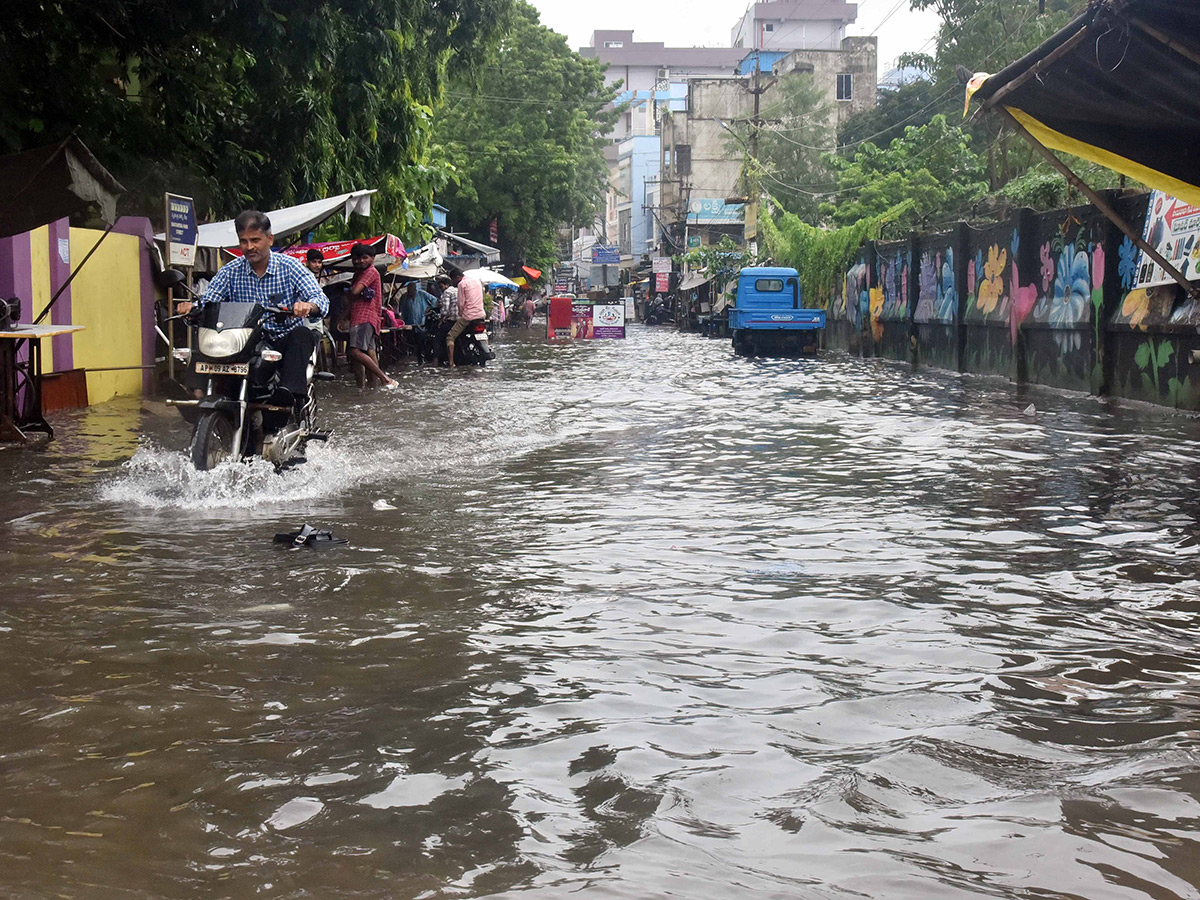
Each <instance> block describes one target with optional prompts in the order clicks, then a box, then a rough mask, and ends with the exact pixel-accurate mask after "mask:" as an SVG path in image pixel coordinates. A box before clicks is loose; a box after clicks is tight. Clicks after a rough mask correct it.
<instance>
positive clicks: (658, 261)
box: [650, 256, 671, 275]
mask: <svg viewBox="0 0 1200 900" xmlns="http://www.w3.org/2000/svg"><path fill="white" fill-rule="evenodd" d="M650 265H651V271H652V272H654V273H656V274H657V273H660V272H666V273H667V274H668V275H669V274H670V273H671V257H669V256H656V257H654V259H652V260H651V261H650Z"/></svg>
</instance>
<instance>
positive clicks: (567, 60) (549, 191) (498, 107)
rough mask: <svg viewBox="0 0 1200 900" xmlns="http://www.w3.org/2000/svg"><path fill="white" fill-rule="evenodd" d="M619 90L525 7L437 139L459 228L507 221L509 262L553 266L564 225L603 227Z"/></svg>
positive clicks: (463, 90)
mask: <svg viewBox="0 0 1200 900" xmlns="http://www.w3.org/2000/svg"><path fill="white" fill-rule="evenodd" d="M615 96H616V91H615V89H614V88H610V87H608V86H606V85H605V83H604V73H603V70H602V68H601V65H600V63H599V62H598V61H596V60H592V59H584V58H583V57H581V56H580V55H579V54H578V53H576V52H574V51H573V50H571V49H570V47H568V46H567V40H566V38H565V37H563V36H562V35H561V34H558V33H556V32H554V31H551V30H550V29H549V28H546V27H545V26H543V25H542V24H541V23H540V21H539V17H538V13H537V11H536V10H535V9H534V8H533V7H532V6H530V5H529V4H528V3H525V2H522V0H517V2H516V4H515V7H514V9H513V16H512V28H511V30H510V31H509V33H508V34H507V35H506V37H505V39H504V41H503V42H502V43H501V44H500V45H499V46H498V47H496V48H495V49H494V50H493V51H492V52H490V53H488V54H487V55H486V56H485V57H484V58H483V59H482V65H481V67H480V69H479V71H478V72H469V71H468V72H464V73H461V76H460V77H457V78H456V79H455V80H454V82H453V85H452V87H451V89H450V90H449V91H448V93H447V98H446V102H445V105H444V107H443V108H442V109H441V110H439V113H438V115H437V122H436V126H435V136H436V142H437V143H438V144H439V145H440V146H441V148H442V151H443V152H444V153H445V155H446V158H447V159H448V160H449V162H450V163H451V164H452V165H453V166H454V169H455V172H456V174H455V179H454V184H452V185H451V186H450V188H449V189H448V190H447V192H446V194H445V196H446V199H447V203H448V205H449V206H450V207H451V208H452V209H453V211H454V215H455V218H456V221H457V222H458V223H460V224H462V225H465V226H466V227H467V228H471V229H481V228H483V227H484V226H485V225H486V224H487V223H488V222H490V221H492V220H493V219H494V220H496V221H497V223H498V231H499V240H500V249H501V252H502V255H503V256H504V258H505V259H507V260H514V261H524V262H527V263H529V264H530V265H532V266H534V267H536V268H539V269H549V268H550V267H551V266H552V265H553V263H554V261H555V259H556V258H557V255H558V254H557V249H556V240H555V236H556V233H557V230H558V228H559V226H560V225H570V224H575V225H584V224H588V223H590V222H591V221H593V217H594V213H595V211H596V209H597V208H598V205H599V203H600V200H601V198H602V197H603V196H604V192H605V189H606V186H607V177H608V175H607V171H608V170H607V166H606V164H605V161H604V155H603V149H602V148H603V145H604V141H603V140H602V139H601V138H600V135H602V134H604V133H605V132H607V131H608V129H609V127H610V126H611V124H612V122H613V121H615V117H616V113H615V112H614V111H612V110H611V108H610V109H609V110H608V111H606V107H609V106H610V104H611V103H612V101H613V99H614V97H615Z"/></svg>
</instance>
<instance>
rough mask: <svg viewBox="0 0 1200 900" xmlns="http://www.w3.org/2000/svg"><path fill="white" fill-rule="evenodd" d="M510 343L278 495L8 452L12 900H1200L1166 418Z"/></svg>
mask: <svg viewBox="0 0 1200 900" xmlns="http://www.w3.org/2000/svg"><path fill="white" fill-rule="evenodd" d="M498 350H499V352H500V355H501V359H500V361H499V362H500V364H499V365H497V366H495V367H494V368H489V369H488V370H487V371H482V372H481V371H475V372H462V373H458V374H457V375H450V374H448V373H444V372H435V371H422V370H416V369H412V370H404V371H403V374H402V383H403V389H402V391H401V395H400V396H399V397H395V396H370V397H361V396H359V395H358V394H356V393H355V392H354V391H353V390H352V389H347V388H346V387H345V386H344V385H335V386H334V387H333V388H332V391H331V392H330V402H329V403H327V404H326V406H327V407H328V408H329V409H330V410H331V411H330V413H329V419H330V424H331V425H333V426H334V428H335V430H336V434H335V438H334V440H333V441H331V442H330V443H329V444H328V445H326V446H323V447H315V448H314V449H313V451H312V452H311V454H310V462H309V464H307V465H306V466H304V467H301V468H299V469H296V470H293V471H289V472H287V473H285V474H284V475H282V476H278V475H276V474H275V473H274V472H272V471H271V470H270V469H269V468H267V467H255V466H229V467H223V468H222V469H220V470H217V471H215V472H212V473H204V474H198V473H195V472H192V471H190V469H189V467H188V466H187V465H186V464H185V462H184V460H183V458H182V455H181V453H180V450H181V448H182V446H183V444H184V442H185V439H186V434H185V433H184V429H183V428H182V426H181V425H180V424H179V423H178V422H177V421H175V420H174V419H173V418H171V417H164V416H157V415H143V414H141V413H140V412H139V411H138V409H137V407H136V406H134V405H130V404H124V405H123V404H115V405H109V406H107V407H97V408H93V409H91V410H88V411H83V412H80V413H77V414H74V415H73V417H67V420H66V421H65V422H64V424H63V426H62V428H61V429H60V439H59V440H58V441H57V442H55V443H54V444H52V445H51V446H50V448H48V449H47V450H46V451H44V452H42V453H27V452H14V451H11V450H10V451H0V473H3V479H4V482H5V483H6V484H8V485H9V489H8V490H7V491H6V494H7V496H6V504H5V515H4V524H3V526H2V527H0V538H2V540H3V542H4V545H5V546H4V550H5V553H4V556H3V557H0V566H3V582H4V584H5V585H6V590H5V592H4V596H3V599H2V600H0V678H3V682H4V684H5V685H6V686H7V690H6V691H5V692H4V693H3V694H2V695H0V696H2V697H3V698H4V699H3V703H2V706H0V710H2V712H3V715H4V720H5V722H6V724H7V726H8V727H7V728H6V729H5V732H4V733H3V735H0V760H2V762H3V766H4V773H5V778H4V786H5V787H4V791H3V794H2V799H0V894H2V895H4V896H6V897H9V896H11V897H18V898H26V897H36V898H42V897H53V896H70V897H112V896H132V897H148V898H149V897H154V898H158V897H165V898H174V897H179V898H184V897H187V898H191V897H196V896H212V897H252V896H253V897H352V896H353V897H379V898H383V897H388V898H403V897H413V898H417V897H420V898H433V897H469V896H488V895H501V894H503V895H505V896H515V895H517V894H521V895H522V896H529V897H560V896H563V895H565V894H567V893H568V892H571V893H573V894H575V893H578V894H583V895H585V896H594V897H606V898H608V897H613V898H621V897H629V898H646V897H742V896H746V897H786V898H846V897H878V898H889V900H890V898H914V900H916V898H930V897H938V898H967V897H978V896H995V897H1026V898H1034V897H1036V898H1039V900H1042V898H1087V900H1098V898H1154V900H1159V898H1168V897H1186V898H1193V897H1197V896H1200V863H1198V862H1197V859H1200V856H1198V855H1197V852H1196V851H1197V847H1196V832H1197V824H1198V822H1200V803H1198V798H1200V778H1198V776H1197V773H1196V757H1195V754H1196V749H1197V738H1198V735H1200V690H1198V687H1200V654H1197V651H1196V639H1195V632H1196V630H1195V623H1196V617H1197V613H1198V611H1200V599H1198V598H1200V593H1198V591H1197V568H1198V567H1197V552H1198V549H1197V548H1198V544H1197V539H1196V521H1197V511H1198V506H1200V503H1198V500H1197V497H1198V494H1197V485H1198V481H1197V470H1196V462H1195V460H1196V459H1197V451H1198V450H1200V442H1198V441H1197V427H1196V421H1195V420H1194V419H1192V418H1189V417H1181V416H1173V415H1167V414H1164V413H1161V412H1156V411H1144V410H1143V411H1138V410H1130V409H1128V408H1120V407H1108V406H1105V405H1103V404H1101V403H1100V402H1098V401H1096V400H1093V399H1089V398H1081V397H1072V396H1065V395H1061V394H1053V393H1038V392H1035V393H1032V394H1029V395H1024V394H1022V395H1020V396H1018V395H1017V392H1016V389H1015V388H1012V387H1011V386H1009V385H1005V384H1000V383H994V382H987V381H980V380H975V379H966V378H959V377H957V376H952V375H945V374H930V373H920V374H912V373H910V372H909V371H907V370H906V369H904V368H902V367H898V366H895V365H892V364H886V363H879V362H874V361H861V360H853V359H848V358H846V357H842V356H838V355H835V354H830V355H828V356H824V357H822V358H821V359H819V360H816V361H813V360H806V361H771V360H756V361H750V362H748V361H745V360H738V359H735V358H734V357H732V355H731V354H730V353H729V351H728V347H727V345H726V344H725V343H723V342H720V343H718V342H708V341H704V340H702V339H699V338H695V337H692V336H686V335H675V334H670V333H667V332H665V331H658V332H655V331H653V330H642V329H635V330H634V333H633V335H632V336H631V338H630V340H628V341H627V342H625V343H624V344H616V343H607V344H606V343H600V342H597V343H595V344H592V345H579V346H564V347H547V346H545V345H544V344H542V343H541V342H538V341H536V340H516V341H513V340H511V339H510V340H508V341H505V342H503V343H501V344H500V346H499V347H498ZM1030 402H1033V403H1034V404H1035V411H1034V413H1033V414H1031V415H1026V414H1024V413H1023V412H1022V410H1024V409H1025V408H1026V407H1027V406H1028V405H1029V403H1030ZM305 520H307V521H312V522H314V523H317V524H322V525H325V526H328V527H331V528H333V530H334V531H335V533H337V534H339V535H342V536H344V537H347V538H349V539H350V545H349V546H348V547H345V548H341V549H333V550H328V551H323V552H303V551H302V552H296V553H291V552H287V551H285V550H282V549H279V548H276V547H274V546H272V545H271V537H272V535H273V534H274V533H275V532H276V531H280V530H287V529H288V528H290V527H292V526H293V525H295V524H297V523H299V522H301V521H305Z"/></svg>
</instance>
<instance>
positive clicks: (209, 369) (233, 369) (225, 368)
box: [196, 362, 250, 375]
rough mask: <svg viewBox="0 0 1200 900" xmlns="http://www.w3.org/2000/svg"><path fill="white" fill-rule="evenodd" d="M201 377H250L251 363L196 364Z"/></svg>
mask: <svg viewBox="0 0 1200 900" xmlns="http://www.w3.org/2000/svg"><path fill="white" fill-rule="evenodd" d="M196 373H197V374H199V375H249V374H250V363H206V362H198V363H196Z"/></svg>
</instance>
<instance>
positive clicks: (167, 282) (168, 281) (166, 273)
mask: <svg viewBox="0 0 1200 900" xmlns="http://www.w3.org/2000/svg"><path fill="white" fill-rule="evenodd" d="M185 281H187V276H186V275H184V274H183V273H182V272H180V271H179V270H178V269H164V270H163V271H162V272H159V273H158V286H159V287H161V288H164V289H167V288H173V287H175V286H176V285H177V284H183V283H184V282H185Z"/></svg>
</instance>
